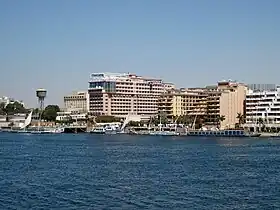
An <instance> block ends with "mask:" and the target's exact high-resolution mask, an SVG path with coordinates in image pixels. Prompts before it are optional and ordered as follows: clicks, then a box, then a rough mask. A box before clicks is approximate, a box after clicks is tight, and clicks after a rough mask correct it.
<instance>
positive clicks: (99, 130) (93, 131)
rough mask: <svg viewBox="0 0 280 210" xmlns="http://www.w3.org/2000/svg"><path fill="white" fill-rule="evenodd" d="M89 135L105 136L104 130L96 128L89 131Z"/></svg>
mask: <svg viewBox="0 0 280 210" xmlns="http://www.w3.org/2000/svg"><path fill="white" fill-rule="evenodd" d="M90 133H94V134H105V133H106V132H105V128H103V127H96V128H94V129H93V130H91V131H90Z"/></svg>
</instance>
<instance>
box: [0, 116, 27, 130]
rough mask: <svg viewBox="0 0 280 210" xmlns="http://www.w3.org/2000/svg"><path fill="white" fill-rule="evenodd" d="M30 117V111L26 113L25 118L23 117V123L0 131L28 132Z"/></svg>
mask: <svg viewBox="0 0 280 210" xmlns="http://www.w3.org/2000/svg"><path fill="white" fill-rule="evenodd" d="M31 119H32V111H31V112H30V113H29V114H28V116H27V118H26V119H25V121H24V123H23V124H22V125H20V126H19V127H12V128H8V129H1V131H2V132H8V133H28V132H29V131H28V130H27V127H28V126H29V125H30V123H31Z"/></svg>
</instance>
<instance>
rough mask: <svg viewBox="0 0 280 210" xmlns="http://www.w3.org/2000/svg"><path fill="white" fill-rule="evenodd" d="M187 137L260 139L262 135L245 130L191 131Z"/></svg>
mask: <svg viewBox="0 0 280 210" xmlns="http://www.w3.org/2000/svg"><path fill="white" fill-rule="evenodd" d="M186 135H187V136H204V137H260V136H261V134H260V133H254V132H253V133H251V132H246V131H244V130H214V131H213V130H190V131H187V134H186Z"/></svg>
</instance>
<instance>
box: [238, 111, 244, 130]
mask: <svg viewBox="0 0 280 210" xmlns="http://www.w3.org/2000/svg"><path fill="white" fill-rule="evenodd" d="M236 118H237V119H238V124H239V125H238V126H239V127H240V125H242V124H244V123H245V116H244V115H243V114H241V113H237V117H236Z"/></svg>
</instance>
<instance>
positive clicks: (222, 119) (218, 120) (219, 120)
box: [216, 115, 226, 127]
mask: <svg viewBox="0 0 280 210" xmlns="http://www.w3.org/2000/svg"><path fill="white" fill-rule="evenodd" d="M225 119H226V118H225V116H224V115H220V116H218V117H217V118H216V121H217V125H218V126H219V127H220V126H221V122H223V121H225Z"/></svg>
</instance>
